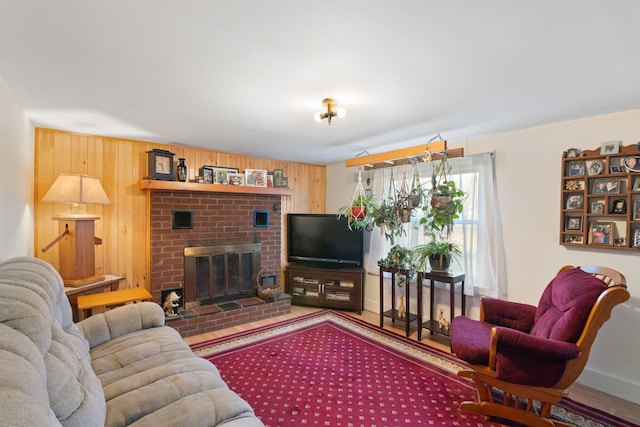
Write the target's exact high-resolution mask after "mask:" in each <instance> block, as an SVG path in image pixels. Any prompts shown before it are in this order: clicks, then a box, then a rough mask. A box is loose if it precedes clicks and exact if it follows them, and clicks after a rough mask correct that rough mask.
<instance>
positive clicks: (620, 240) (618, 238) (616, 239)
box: [613, 237, 627, 246]
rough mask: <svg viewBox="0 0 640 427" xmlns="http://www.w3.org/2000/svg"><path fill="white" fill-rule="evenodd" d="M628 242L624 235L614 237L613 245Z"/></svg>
mask: <svg viewBox="0 0 640 427" xmlns="http://www.w3.org/2000/svg"><path fill="white" fill-rule="evenodd" d="M626 244H627V243H626V242H625V240H624V237H616V238H615V239H613V246H626Z"/></svg>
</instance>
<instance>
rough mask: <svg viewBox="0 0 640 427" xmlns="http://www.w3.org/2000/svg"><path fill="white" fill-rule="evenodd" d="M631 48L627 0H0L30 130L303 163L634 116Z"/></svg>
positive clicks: (637, 60) (7, 62)
mask: <svg viewBox="0 0 640 427" xmlns="http://www.w3.org/2000/svg"><path fill="white" fill-rule="evenodd" d="M639 42H640V1H638V0H615V1H611V0H599V1H596V0H520V1H514V0H448V1H445V0H402V1H393V0H349V1H338V0H323V1H310V0H272V1H259V0H233V1H217V0H188V1H185V0H91V1H87V0H56V1H51V0H27V1H25V0H0V76H1V77H2V78H3V79H4V81H5V83H6V85H7V86H8V87H9V89H10V90H11V91H12V93H13V94H14V95H15V97H16V98H17V100H18V102H19V103H20V104H21V105H22V106H23V108H24V109H25V111H26V113H27V114H28V116H29V117H30V118H31V119H32V121H33V122H34V123H35V124H36V125H38V126H43V127H51V128H61V129H65V130H71V131H77V132H83V133H89V134H95V135H106V136H115V137H125V138H132V139H141V140H150V141H156V142H163V143H171V144H184V145H189V146H196V147H202V148H206V149H211V150H219V151H226V152H233V153H241V154H250V155H253V156H259V157H268V158H276V159H283V160H292V161H302V162H308V163H315V164H331V163H338V162H342V161H344V160H345V159H347V158H351V157H355V156H356V155H358V154H359V153H361V152H362V151H364V150H367V151H368V152H369V153H372V154H373V153H377V152H381V151H386V150H389V149H395V148H399V147H401V146H412V145H418V144H422V143H425V142H427V141H428V140H429V139H431V138H433V137H434V136H436V135H437V134H440V135H441V136H442V137H444V138H445V139H447V140H449V141H456V140H461V139H465V138H470V137H475V136H480V135H486V134H492V133H498V132H504V131H509V130H513V129H520V128H525V127H530V126H536V125H542V124H549V123H554V122H560V121H565V120H570V119H576V118H581V117H586V116H592V115H598V114H604V113H610V112H616V111H623V110H629V109H635V108H640V84H639V83H640V49H639V46H640V45H639ZM325 97H335V98H337V99H338V100H339V101H340V103H341V105H342V106H344V107H345V108H346V109H347V116H346V117H345V118H344V119H336V120H335V121H334V122H333V123H332V125H331V126H328V125H327V123H326V121H325V122H323V123H316V122H315V121H314V120H313V114H314V112H316V111H318V110H319V109H320V108H321V100H322V98H325Z"/></svg>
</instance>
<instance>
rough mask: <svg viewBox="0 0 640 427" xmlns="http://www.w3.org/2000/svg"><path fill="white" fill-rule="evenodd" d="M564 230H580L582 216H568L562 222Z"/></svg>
mask: <svg viewBox="0 0 640 427" xmlns="http://www.w3.org/2000/svg"><path fill="white" fill-rule="evenodd" d="M564 230H565V231H581V230H582V217H580V216H568V217H567V219H566V220H565V224H564Z"/></svg>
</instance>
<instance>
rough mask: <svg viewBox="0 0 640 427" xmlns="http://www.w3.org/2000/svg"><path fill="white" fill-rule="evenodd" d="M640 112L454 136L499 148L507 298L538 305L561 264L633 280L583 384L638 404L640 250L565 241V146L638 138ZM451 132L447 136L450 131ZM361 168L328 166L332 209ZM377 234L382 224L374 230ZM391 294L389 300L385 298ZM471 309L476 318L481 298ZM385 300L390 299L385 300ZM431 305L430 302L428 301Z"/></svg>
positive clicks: (371, 279) (374, 284)
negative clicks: (567, 244)
mask: <svg viewBox="0 0 640 427" xmlns="http://www.w3.org/2000/svg"><path fill="white" fill-rule="evenodd" d="M638 123H640V110H634V111H628V112H623V113H617V114H610V115H606V116H599V117H592V118H589V119H584V120H576V121H571V122H564V123H559V124H555V125H550V126H542V127H537V128H530V129H524V130H519V131H515V132H509V133H504V134H499V135H492V136H487V137H481V138H473V139H468V140H464V141H449V142H448V146H449V148H456V147H463V148H464V150H465V154H474V153H481V152H490V151H494V152H495V154H496V156H495V161H496V177H497V178H496V179H497V187H498V193H499V200H500V204H501V215H502V220H503V232H504V236H505V237H504V246H505V249H506V254H507V259H506V265H507V286H508V289H507V293H508V299H509V300H512V301H520V302H525V303H529V304H534V305H535V304H536V303H537V301H538V299H539V297H540V295H541V293H542V291H543V289H544V287H545V286H546V285H547V284H548V282H549V281H550V280H551V278H553V276H554V275H555V273H556V272H557V270H558V269H559V268H560V267H561V266H563V265H567V264H570V265H587V264H593V265H605V266H609V267H612V268H615V269H617V270H619V271H621V272H622V273H623V274H624V275H625V276H626V278H627V283H628V286H629V291H630V293H631V299H630V300H629V301H628V302H627V303H625V304H623V305H620V306H618V307H617V308H616V309H615V310H614V312H613V315H612V318H611V320H610V321H609V322H607V323H606V324H605V325H604V326H603V328H602V329H601V330H600V333H599V334H598V337H597V339H596V342H595V345H594V346H593V349H592V352H591V356H590V358H589V363H588V364H587V367H586V369H585V371H584V372H583V374H582V375H581V377H580V379H579V382H580V383H583V384H585V385H588V386H590V387H593V388H596V389H599V390H602V391H604V392H606V393H609V394H613V395H616V396H619V397H622V398H624V399H627V400H631V401H633V402H636V403H640V358H638V354H640V334H638V333H637V329H636V328H639V327H640V268H638V265H640V252H636V251H634V252H631V251H613V250H608V251H607V250H603V249H591V248H580V249H577V248H568V247H565V246H561V245H560V244H559V243H558V241H559V230H560V225H559V223H560V191H561V161H562V154H563V151H564V150H566V149H567V148H572V147H576V148H580V149H595V148H599V147H600V143H601V142H603V141H610V140H622V141H623V145H629V144H635V143H636V142H637V141H638V140H640V127H638ZM445 137H446V135H445ZM356 175H357V170H356V168H350V169H347V168H345V167H344V164H336V165H331V166H329V167H328V168H327V210H328V212H335V211H336V210H337V208H338V207H339V206H341V205H343V204H345V203H346V202H347V201H348V200H349V199H350V198H351V195H352V194H353V189H354V188H355V183H356V181H355V176H356ZM374 232H377V230H374ZM387 300H388V299H385V301H387ZM470 300H471V301H470V302H471V308H468V309H467V315H469V316H471V317H474V316H475V317H476V318H477V313H478V310H477V303H478V301H477V299H476V298H470ZM379 305H380V304H379V291H378V277H377V276H373V275H367V284H366V289H365V308H366V309H368V310H373V311H378V310H379ZM385 306H386V304H385ZM425 308H426V307H425Z"/></svg>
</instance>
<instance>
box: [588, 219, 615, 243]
mask: <svg viewBox="0 0 640 427" xmlns="http://www.w3.org/2000/svg"><path fill="white" fill-rule="evenodd" d="M589 244H590V245H607V246H613V222H599V221H596V222H591V223H589Z"/></svg>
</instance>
